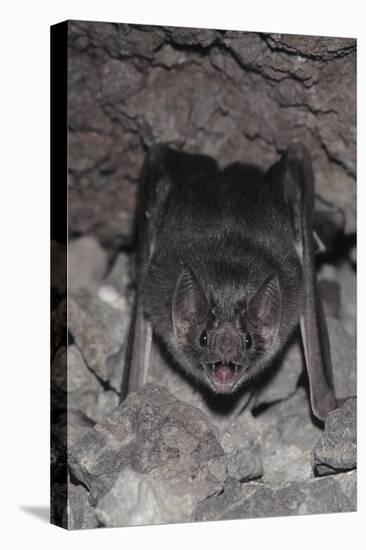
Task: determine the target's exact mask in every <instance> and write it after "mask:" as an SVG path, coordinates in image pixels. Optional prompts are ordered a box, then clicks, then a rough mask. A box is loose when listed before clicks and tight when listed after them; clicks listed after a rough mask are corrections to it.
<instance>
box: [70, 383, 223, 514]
mask: <svg viewBox="0 0 366 550" xmlns="http://www.w3.org/2000/svg"><path fill="white" fill-rule="evenodd" d="M223 454H224V453H223V450H222V448H221V446H220V444H219V442H218V440H217V438H216V436H215V433H214V431H213V430H212V427H211V426H210V424H209V422H208V419H207V417H206V416H205V415H203V413H201V412H200V411H198V410H197V409H194V408H192V407H190V406H188V405H186V404H185V403H183V402H181V401H178V400H176V399H175V398H173V397H172V396H171V395H170V394H169V393H168V392H167V390H165V389H164V388H160V387H158V386H152V385H147V386H145V387H144V388H143V389H142V390H141V391H140V392H136V393H131V394H130V395H129V396H128V398H127V399H126V400H125V401H124V402H123V404H122V405H121V406H120V407H119V408H118V409H116V410H115V411H114V412H113V413H112V414H111V415H110V416H109V417H108V418H107V419H106V420H105V421H104V422H101V423H99V424H97V425H96V427H95V429H93V430H90V431H89V432H88V433H87V434H85V436H84V437H82V438H81V439H80V440H79V441H77V442H76V443H75V444H74V445H73V446H72V447H71V449H70V456H69V461H70V467H71V471H72V473H73V476H74V477H75V478H76V479H78V480H79V482H81V483H83V484H84V485H85V486H86V487H88V489H89V490H90V493H91V498H92V501H93V503H94V504H95V503H97V502H99V501H100V500H101V499H102V498H103V497H105V496H106V495H107V494H108V493H109V492H110V491H111V489H112V487H114V486H115V484H116V483H117V489H116V491H117V492H119V491H120V487H121V484H123V479H125V478H124V477H122V481H121V480H120V481H119V482H118V481H117V480H118V476H119V474H120V472H121V471H123V470H124V468H125V467H126V466H128V467H130V468H132V469H133V470H134V471H135V472H137V473H138V474H149V475H150V476H151V477H152V478H153V479H156V480H163V481H168V482H169V484H170V485H171V486H172V487H173V488H174V492H176V494H177V495H179V496H180V497H181V498H182V499H183V500H184V499H186V500H187V501H190V498H188V496H191V497H192V498H193V499H194V502H196V503H197V502H200V501H201V500H204V499H205V498H207V497H208V496H211V495H213V494H215V493H218V492H220V490H221V489H222V486H223V483H224V481H225V479H226V467H225V463H224V461H223ZM126 475H127V474H126ZM127 478H128V479H129V481H128V484H129V486H130V487H131V491H134V490H135V488H136V483H137V485H138V484H139V479H140V478H139V479H137V478H133V479H132V478H130V477H128V475H127ZM141 481H143V478H141ZM145 485H146V484H145ZM145 485H143V486H144V487H145ZM150 489H151V490H152V491H153V493H154V490H153V488H151V487H150V486H149V484H147V489H146V490H147V492H148V493H149V492H150ZM162 490H163V489H162ZM159 491H160V489H159ZM113 495H114V496H113ZM187 495H188V496H187ZM111 498H115V494H114V493H112V494H111V495H110V497H108V498H107V500H106V501H103V502H104V504H101V506H102V508H103V509H105V510H106V509H110V504H108V503H109V502H110V500H109V499H111ZM121 506H123V503H122V504H121ZM104 507H105V508H104ZM102 508H101V509H102ZM182 513H184V512H183V511H182ZM111 521H113V519H112V520H111Z"/></svg>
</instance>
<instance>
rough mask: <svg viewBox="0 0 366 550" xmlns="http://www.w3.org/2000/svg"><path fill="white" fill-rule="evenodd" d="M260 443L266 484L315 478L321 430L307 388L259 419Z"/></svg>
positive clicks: (273, 484) (276, 484) (278, 485)
mask: <svg viewBox="0 0 366 550" xmlns="http://www.w3.org/2000/svg"><path fill="white" fill-rule="evenodd" d="M256 420H257V422H258V424H259V427H260V429H261V431H262V438H261V440H260V445H261V456H262V464H263V477H262V479H263V481H264V482H266V483H268V484H270V485H271V486H273V487H283V486H284V485H286V484H288V483H290V482H300V481H306V480H310V479H312V478H313V477H314V473H313V468H312V450H313V448H314V445H315V443H316V441H317V440H318V439H319V436H320V434H321V430H320V428H319V427H317V426H316V425H314V423H313V421H312V417H311V411H310V405H309V399H308V396H307V394H306V392H305V390H304V389H302V388H299V390H298V391H297V392H296V393H295V394H294V395H293V396H292V397H291V398H289V399H287V400H286V401H282V402H278V403H277V404H275V405H273V406H272V407H270V408H268V409H267V410H266V411H265V412H264V413H263V414H261V415H259V416H258V417H256Z"/></svg>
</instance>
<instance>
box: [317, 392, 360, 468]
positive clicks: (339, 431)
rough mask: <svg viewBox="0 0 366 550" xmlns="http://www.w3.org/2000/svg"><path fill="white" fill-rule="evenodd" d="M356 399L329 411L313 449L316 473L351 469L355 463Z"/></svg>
mask: <svg viewBox="0 0 366 550" xmlns="http://www.w3.org/2000/svg"><path fill="white" fill-rule="evenodd" d="M356 444H357V423H356V399H349V400H347V401H346V402H345V403H344V405H343V406H342V407H341V408H340V409H337V410H335V411H333V412H332V413H330V414H329V415H328V416H327V418H326V421H325V429H324V433H323V434H322V436H321V437H320V439H319V441H318V443H317V444H316V447H315V449H314V467H315V470H316V472H317V473H318V474H327V473H333V472H334V471H337V470H341V471H342V470H351V469H352V468H355V467H356V464H357V448H356Z"/></svg>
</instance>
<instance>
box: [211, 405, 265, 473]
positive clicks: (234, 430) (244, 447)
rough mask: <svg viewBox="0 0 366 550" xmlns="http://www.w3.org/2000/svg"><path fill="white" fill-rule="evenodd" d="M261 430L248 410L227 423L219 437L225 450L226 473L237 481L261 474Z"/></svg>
mask: <svg viewBox="0 0 366 550" xmlns="http://www.w3.org/2000/svg"><path fill="white" fill-rule="evenodd" d="M260 440H261V432H260V429H259V426H258V423H256V421H255V420H254V419H253V418H252V416H251V414H250V412H249V411H248V412H247V413H246V414H243V415H242V416H241V417H240V421H239V422H238V421H236V422H233V423H232V424H231V425H229V426H228V427H227V428H226V429H225V431H224V433H223V434H222V436H221V438H220V443H221V446H222V448H223V449H224V452H225V459H224V460H225V463H226V466H227V471H228V475H229V476H230V477H232V478H234V479H237V480H238V481H247V480H249V479H255V478H258V477H261V476H262V474H263V467H262V458H261V448H260V445H259V441H260Z"/></svg>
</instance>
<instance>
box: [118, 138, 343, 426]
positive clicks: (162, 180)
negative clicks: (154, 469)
mask: <svg viewBox="0 0 366 550" xmlns="http://www.w3.org/2000/svg"><path fill="white" fill-rule="evenodd" d="M139 206H140V211H139V218H138V242H139V246H138V258H137V272H138V285H137V301H136V307H135V311H134V316H133V322H132V327H131V334H130V341H129V348H128V361H127V369H126V371H125V377H124V385H123V393H124V395H126V393H127V392H128V391H131V390H134V389H137V388H138V387H140V386H141V385H143V384H144V382H145V381H146V377H147V372H148V369H149V360H150V352H151V345H152V339H157V340H158V341H159V342H160V343H161V345H162V346H163V347H164V348H165V350H166V351H167V352H168V355H170V357H171V358H172V360H173V361H174V363H175V364H177V365H178V366H179V367H180V368H181V369H183V370H184V371H185V373H188V375H189V376H191V377H192V378H193V379H194V380H196V381H197V383H198V384H201V385H204V386H205V387H206V388H209V389H210V390H211V391H212V392H214V393H216V394H232V393H234V392H236V390H237V389H238V388H240V387H241V386H243V385H246V386H248V384H250V382H252V381H253V380H254V379H255V378H256V377H257V376H258V374H260V373H261V372H262V371H263V370H264V369H265V368H266V367H267V366H268V365H270V364H271V362H272V361H273V360H274V358H275V356H276V355H277V354H278V353H279V351H280V350H281V349H283V347H284V346H285V344H286V342H287V341H288V339H289V337H290V335H291V334H292V333H293V331H294V329H295V327H296V326H297V325H298V324H300V328H301V335H302V340H303V347H304V354H305V359H306V367H307V373H308V379H309V385H310V398H311V405H312V410H313V413H314V414H315V415H316V416H317V417H318V418H319V419H324V418H325V416H326V415H327V413H328V412H330V411H331V410H333V409H334V408H336V407H337V400H336V398H335V394H334V388H333V378H332V369H331V358H330V350H329V341H328V332H327V326H326V323H325V316H324V313H323V308H322V304H321V301H320V298H319V292H318V289H317V281H316V275H315V269H314V257H313V231H312V226H313V210H314V178H313V170H312V164H311V160H310V157H309V154H308V152H307V150H306V149H305V147H303V146H302V145H300V144H293V145H291V146H290V147H289V148H288V149H287V151H286V152H285V153H284V154H283V155H282V157H281V159H280V160H279V161H278V162H276V163H275V164H274V165H273V166H272V167H271V168H270V169H269V170H268V171H267V172H263V171H262V170H260V169H259V168H257V167H255V166H251V165H243V164H239V163H234V164H231V165H229V166H227V167H226V168H224V169H222V170H221V169H220V168H219V167H218V165H217V163H216V162H215V161H214V160H213V159H212V158H210V157H208V156H204V155H197V154H187V153H183V152H178V151H175V150H173V149H171V148H169V147H168V146H166V145H156V146H154V147H153V148H151V150H150V151H149V152H148V153H147V155H146V159H145V162H144V166H143V170H142V177H141V186H140V200H139Z"/></svg>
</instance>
